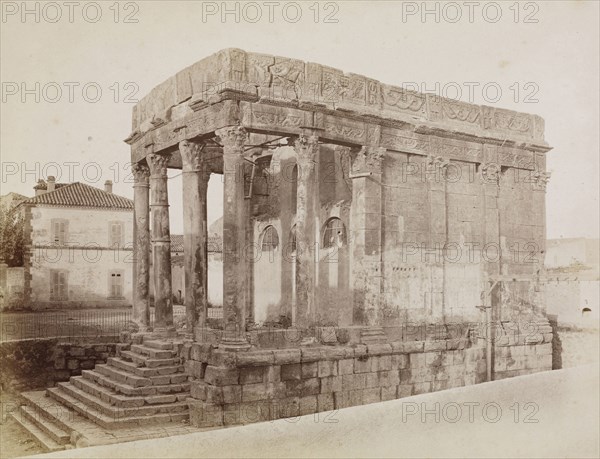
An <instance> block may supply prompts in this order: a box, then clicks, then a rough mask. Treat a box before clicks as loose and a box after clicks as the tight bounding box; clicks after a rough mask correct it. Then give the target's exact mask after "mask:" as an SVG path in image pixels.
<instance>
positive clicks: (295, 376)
mask: <svg viewBox="0 0 600 459" xmlns="http://www.w3.org/2000/svg"><path fill="white" fill-rule="evenodd" d="M300 379H302V365H301V364H300V363H292V364H289V365H281V380H282V381H290V380H300Z"/></svg>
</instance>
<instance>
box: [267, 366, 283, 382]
mask: <svg viewBox="0 0 600 459" xmlns="http://www.w3.org/2000/svg"><path fill="white" fill-rule="evenodd" d="M265 381H266V382H281V366H279V365H269V366H268V367H266V370H265Z"/></svg>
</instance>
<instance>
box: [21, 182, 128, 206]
mask: <svg viewBox="0 0 600 459" xmlns="http://www.w3.org/2000/svg"><path fill="white" fill-rule="evenodd" d="M21 204H46V205H51V206H73V207H96V208H103V209H133V201H132V200H131V199H127V198H124V197H123V196H118V195H116V194H113V193H107V192H106V191H104V190H101V189H99V188H94V187H93V186H90V185H86V184H85V183H80V182H75V183H70V184H68V185H65V186H61V187H60V188H58V189H57V190H54V191H50V192H48V193H44V194H41V195H39V196H35V197H33V198H29V199H27V200H25V201H23V202H22V203H21Z"/></svg>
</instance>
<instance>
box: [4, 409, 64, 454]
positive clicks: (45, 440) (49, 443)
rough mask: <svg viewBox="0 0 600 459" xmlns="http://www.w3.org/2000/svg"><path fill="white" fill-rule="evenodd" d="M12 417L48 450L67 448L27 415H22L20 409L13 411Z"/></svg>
mask: <svg viewBox="0 0 600 459" xmlns="http://www.w3.org/2000/svg"><path fill="white" fill-rule="evenodd" d="M11 416H12V418H13V419H14V420H15V421H16V422H17V423H18V424H20V425H21V427H23V428H24V429H25V430H26V431H27V432H29V434H30V435H31V436H32V437H33V438H34V439H35V440H36V441H37V442H38V443H39V444H40V446H41V447H42V448H43V449H44V450H45V451H46V452H52V451H62V450H63V449H65V446H64V445H63V444H60V443H58V442H56V441H55V440H54V439H53V438H52V437H51V436H50V435H48V434H47V433H46V432H45V431H44V430H42V429H41V428H39V427H38V425H37V424H35V423H33V422H32V421H30V420H29V419H27V418H26V417H25V416H22V415H21V414H20V413H19V412H18V411H17V412H14V413H11Z"/></svg>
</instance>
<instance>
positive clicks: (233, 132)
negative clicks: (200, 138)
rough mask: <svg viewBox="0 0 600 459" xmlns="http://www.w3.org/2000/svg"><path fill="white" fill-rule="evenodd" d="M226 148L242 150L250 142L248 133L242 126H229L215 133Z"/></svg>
mask: <svg viewBox="0 0 600 459" xmlns="http://www.w3.org/2000/svg"><path fill="white" fill-rule="evenodd" d="M215 134H217V137H219V139H220V141H221V143H222V144H223V146H224V147H226V148H227V147H229V148H237V149H241V148H243V147H244V145H245V143H246V141H247V140H248V132H246V129H244V128H243V127H242V126H228V127H224V128H221V129H217V130H216V131H215Z"/></svg>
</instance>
